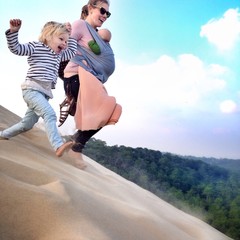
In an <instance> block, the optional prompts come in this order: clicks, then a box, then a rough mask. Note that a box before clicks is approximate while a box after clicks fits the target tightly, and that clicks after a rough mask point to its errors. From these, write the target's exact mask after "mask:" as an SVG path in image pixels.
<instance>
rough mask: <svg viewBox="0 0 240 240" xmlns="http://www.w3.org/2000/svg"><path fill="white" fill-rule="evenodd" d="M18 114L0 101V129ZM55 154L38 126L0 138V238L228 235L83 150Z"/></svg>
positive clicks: (142, 239)
mask: <svg viewBox="0 0 240 240" xmlns="http://www.w3.org/2000/svg"><path fill="white" fill-rule="evenodd" d="M18 119H19V117H18V116H16V115H14V114H13V113H11V112H9V111H8V110H7V109H5V108H3V107H2V106H0V129H3V128H5V127H7V126H9V125H11V124H13V123H14V122H16V121H18ZM83 158H84V161H85V162H86V164H87V168H86V169H85V170H80V169H78V168H76V167H74V166H72V165H71V164H70V163H69V160H68V155H64V156H63V157H62V158H61V159H59V158H57V157H55V153H54V152H53V150H52V148H51V147H50V145H49V143H48V140H47V138H46V134H45V133H44V132H43V131H42V130H40V129H38V128H34V129H33V130H31V131H29V132H27V133H24V134H21V135H19V136H17V137H15V138H12V139H11V140H8V141H2V140H1V141H0V189H1V195H0V214H1V219H0V239H1V240H110V239H111V240H193V239H199V240H200V239H201V240H223V239H230V238H228V237H226V236H225V235H223V234H222V233H220V232H219V231H217V230H215V229H214V228H212V227H210V226H209V225H207V224H206V223H204V222H202V221H201V220H199V219H197V218H195V217H192V216H190V215H188V214H186V213H184V212H182V211H180V210H178V209H176V208H175V207H173V206H171V205H170V204H168V203H166V202H164V201H162V200H161V199H160V198H158V197H156V196H155V195H153V194H151V193H150V192H148V191H146V190H144V189H142V188H140V187H138V186H137V185H135V184H133V183H132V182H129V181H127V180H125V179H124V178H122V177H120V176H119V175H117V174H115V173H113V172H111V171H109V170H108V169H106V168H104V167H102V166H101V165H99V164H98V163H96V162H95V161H93V160H91V159H90V158H88V157H86V156H83Z"/></svg>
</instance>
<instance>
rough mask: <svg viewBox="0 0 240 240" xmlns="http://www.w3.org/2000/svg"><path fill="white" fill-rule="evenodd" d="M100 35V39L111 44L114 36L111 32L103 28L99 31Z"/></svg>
mask: <svg viewBox="0 0 240 240" xmlns="http://www.w3.org/2000/svg"><path fill="white" fill-rule="evenodd" d="M98 34H99V35H100V37H101V38H102V39H103V40H104V41H105V42H110V40H111V38H112V34H111V32H110V31H109V30H108V29H106V28H103V29H99V30H98Z"/></svg>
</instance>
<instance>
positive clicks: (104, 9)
mask: <svg viewBox="0 0 240 240" xmlns="http://www.w3.org/2000/svg"><path fill="white" fill-rule="evenodd" d="M109 16H110V13H109V6H108V4H106V3H103V2H100V1H99V2H98V4H97V5H96V6H89V15H88V16H87V18H86V21H87V22H88V23H89V24H90V25H91V26H92V27H93V28H98V27H101V26H102V24H103V23H104V22H105V21H106V20H107V18H108V17H109Z"/></svg>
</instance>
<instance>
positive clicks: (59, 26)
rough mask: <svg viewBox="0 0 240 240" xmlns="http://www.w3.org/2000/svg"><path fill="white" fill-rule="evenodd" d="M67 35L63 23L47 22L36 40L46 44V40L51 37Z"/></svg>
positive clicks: (67, 31)
mask: <svg viewBox="0 0 240 240" xmlns="http://www.w3.org/2000/svg"><path fill="white" fill-rule="evenodd" d="M65 33H68V34H70V32H69V30H68V29H67V27H66V25H65V24H63V23H59V22H54V21H50V22H47V23H46V24H45V25H44V26H43V28H42V31H41V34H40V36H39V38H38V40H39V41H40V42H42V43H44V44H47V39H49V37H52V36H55V35H57V36H59V35H61V34H65Z"/></svg>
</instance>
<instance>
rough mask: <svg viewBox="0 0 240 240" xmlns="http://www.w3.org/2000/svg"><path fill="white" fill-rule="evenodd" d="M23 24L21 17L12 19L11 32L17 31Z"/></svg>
mask: <svg viewBox="0 0 240 240" xmlns="http://www.w3.org/2000/svg"><path fill="white" fill-rule="evenodd" d="M21 25H22V21H21V20H20V19H11V20H10V32H11V33H13V32H17V31H18V30H19V29H20V28H21Z"/></svg>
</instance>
